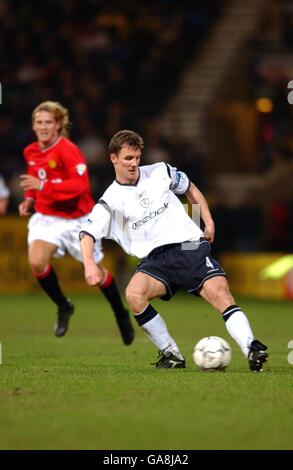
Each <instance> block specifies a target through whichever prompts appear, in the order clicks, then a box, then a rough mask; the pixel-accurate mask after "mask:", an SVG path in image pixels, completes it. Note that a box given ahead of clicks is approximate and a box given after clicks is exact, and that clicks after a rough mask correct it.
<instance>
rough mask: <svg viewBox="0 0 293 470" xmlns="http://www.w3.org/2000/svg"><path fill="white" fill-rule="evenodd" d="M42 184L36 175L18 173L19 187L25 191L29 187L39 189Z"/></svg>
mask: <svg viewBox="0 0 293 470" xmlns="http://www.w3.org/2000/svg"><path fill="white" fill-rule="evenodd" d="M41 186H42V181H41V180H40V179H39V178H37V177H36V176H32V175H20V187H21V188H22V189H24V190H25V191H28V190H29V189H36V190H40V189H41Z"/></svg>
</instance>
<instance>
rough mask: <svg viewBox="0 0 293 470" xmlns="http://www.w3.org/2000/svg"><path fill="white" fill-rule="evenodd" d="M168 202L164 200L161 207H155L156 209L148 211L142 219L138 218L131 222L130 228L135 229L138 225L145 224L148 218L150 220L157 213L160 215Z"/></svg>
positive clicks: (166, 207)
mask: <svg viewBox="0 0 293 470" xmlns="http://www.w3.org/2000/svg"><path fill="white" fill-rule="evenodd" d="M168 204H169V203H168V202H165V203H164V205H163V206H162V207H159V209H157V210H156V211H153V212H149V213H148V215H146V216H145V217H143V218H142V219H139V220H137V221H136V222H133V224H132V229H133V230H137V229H138V228H139V227H141V226H142V225H144V224H146V223H147V222H148V221H149V220H152V219H154V218H155V217H157V215H160V214H162V213H163V212H165V211H166V210H167V209H168Z"/></svg>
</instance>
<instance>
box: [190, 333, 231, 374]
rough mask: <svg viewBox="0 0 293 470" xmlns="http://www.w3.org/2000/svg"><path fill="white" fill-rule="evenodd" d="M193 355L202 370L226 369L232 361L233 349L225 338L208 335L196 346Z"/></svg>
mask: <svg viewBox="0 0 293 470" xmlns="http://www.w3.org/2000/svg"><path fill="white" fill-rule="evenodd" d="M192 357H193V360H194V362H195V364H196V365H197V367H198V368H199V369H200V370H203V371H206V372H208V371H213V370H224V369H225V368H226V367H227V366H228V365H229V363H230V361H231V358H232V351H231V347H230V345H229V344H228V343H227V341H226V340H225V339H223V338H219V336H207V337H206V338H202V339H201V340H200V341H199V342H198V343H197V344H196V345H195V346H194V350H193V354H192Z"/></svg>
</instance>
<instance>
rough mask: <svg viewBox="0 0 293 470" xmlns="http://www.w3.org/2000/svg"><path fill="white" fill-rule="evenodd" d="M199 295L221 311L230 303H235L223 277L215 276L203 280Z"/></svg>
mask: <svg viewBox="0 0 293 470" xmlns="http://www.w3.org/2000/svg"><path fill="white" fill-rule="evenodd" d="M200 295H201V296H202V297H203V298H204V299H205V300H207V301H208V302H209V303H210V304H211V305H212V306H213V307H214V308H215V309H216V310H218V311H219V312H221V313H222V312H223V311H224V310H225V309H226V308H227V307H229V306H230V305H233V304H235V300H234V297H233V296H232V294H231V292H230V289H229V285H228V283H227V281H226V279H225V278H218V277H217V278H212V279H210V280H208V281H207V282H205V284H204V286H203V289H202V291H201V292H200Z"/></svg>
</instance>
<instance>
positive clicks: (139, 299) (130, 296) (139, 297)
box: [125, 286, 146, 313]
mask: <svg viewBox="0 0 293 470" xmlns="http://www.w3.org/2000/svg"><path fill="white" fill-rule="evenodd" d="M125 297H126V300H127V302H128V304H129V306H130V308H131V310H132V311H133V312H135V313H139V312H141V310H142V309H143V308H144V307H145V302H146V301H145V298H144V295H143V293H142V292H139V291H137V290H136V289H134V288H132V287H131V286H128V287H127V288H126V292H125Z"/></svg>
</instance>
